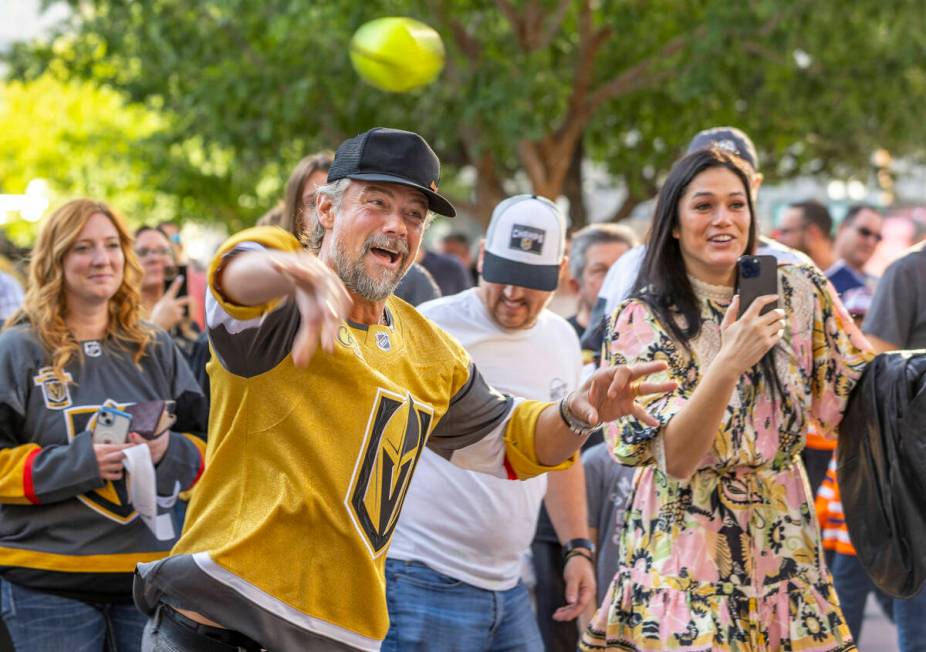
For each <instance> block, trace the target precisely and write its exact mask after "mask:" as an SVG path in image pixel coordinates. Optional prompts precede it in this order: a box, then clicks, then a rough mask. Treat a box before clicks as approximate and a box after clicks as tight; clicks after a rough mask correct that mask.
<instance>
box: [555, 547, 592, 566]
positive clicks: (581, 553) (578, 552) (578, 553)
mask: <svg viewBox="0 0 926 652" xmlns="http://www.w3.org/2000/svg"><path fill="white" fill-rule="evenodd" d="M573 557H582V558H584V559H587V560H588V561H589V562H590V563H591V564H592V566H594V565H595V556H594V555H593V554H592V553H591V552H589V551H588V550H585V549H584V548H576V549H575V550H572V551H571V552H569V553H567V554H566V557H565V558H564V559H563V565H564V566H565V565H566V564H568V563H569V560H570V559H572V558H573Z"/></svg>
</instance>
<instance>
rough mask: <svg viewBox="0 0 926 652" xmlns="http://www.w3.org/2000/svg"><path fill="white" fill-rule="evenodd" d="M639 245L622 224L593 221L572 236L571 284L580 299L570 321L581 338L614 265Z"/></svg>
mask: <svg viewBox="0 0 926 652" xmlns="http://www.w3.org/2000/svg"><path fill="white" fill-rule="evenodd" d="M637 244H639V241H638V240H637V236H636V234H635V233H634V232H633V230H631V229H630V228H629V227H626V226H624V225H622V224H592V225H590V226H587V227H585V228H584V229H581V230H579V231H577V232H576V233H574V234H573V235H572V246H571V248H570V255H569V272H570V274H571V279H570V284H571V285H572V289H573V291H574V292H575V293H576V294H577V295H578V297H579V300H578V304H577V306H576V314H574V315H573V316H571V317H569V319H567V321H568V322H569V323H570V324H571V325H572V327H573V328H574V329H575V331H576V333H577V334H578V335H579V337H581V336H582V334H583V333H584V332H585V329H586V328H588V324H589V318H590V317H591V313H592V308H593V307H594V305H595V301H596V300H597V298H598V292H599V291H600V290H601V285H602V283H604V277H605V276H606V275H607V273H608V270H609V269H611V265H613V264H614V263H615V262H617V259H618V258H620V257H621V256H623V255H624V254H625V253H627V252H628V251H630V250H631V249H633V248H634V247H636V246H637Z"/></svg>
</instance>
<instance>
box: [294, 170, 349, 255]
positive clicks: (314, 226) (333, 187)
mask: <svg viewBox="0 0 926 652" xmlns="http://www.w3.org/2000/svg"><path fill="white" fill-rule="evenodd" d="M350 182H351V180H350V179H338V180H337V181H333V182H331V183H326V184H325V185H323V186H319V187H318V188H317V189H316V190H315V194H316V195H324V196H325V197H327V198H328V199H329V200H330V201H331V206H332V208H333V209H334V212H335V213H337V212H338V211H339V210H341V201H342V200H343V199H344V193H345V192H347V189H348V188H349V187H350ZM316 205H317V204H316ZM305 217H306V218H308V219H307V220H305V225H304V228H303V229H302V235H301V239H302V244H303V245H304V246H305V248H306V249H308V250H309V251H311V252H312V253H313V254H316V255H318V252H319V251H320V250H321V248H322V240H324V239H325V227H323V226H322V225H321V223H320V222H319V221H318V209H317V208H316V207H315V206H306V207H305Z"/></svg>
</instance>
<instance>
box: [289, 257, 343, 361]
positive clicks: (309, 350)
mask: <svg viewBox="0 0 926 652" xmlns="http://www.w3.org/2000/svg"><path fill="white" fill-rule="evenodd" d="M273 266H274V268H275V269H276V270H277V271H278V272H280V274H282V275H283V276H285V277H286V278H287V279H289V281H290V282H291V283H292V284H293V300H294V301H295V302H296V307H297V308H298V310H299V314H300V316H301V317H302V325H301V326H300V327H299V332H298V333H296V339H295V340H294V342H293V364H295V365H296V366H297V367H307V366H308V365H309V361H311V359H312V356H313V355H314V354H315V350H316V349H317V348H318V345H319V343H321V345H322V348H323V349H324V350H325V351H329V352H330V351H333V350H334V346H335V342H336V341H337V337H338V329H339V328H340V327H341V324H342V322H343V321H344V319H345V318H346V317H347V315H348V312H349V311H350V307H351V299H350V295H349V294H348V293H347V290H346V289H344V284H343V283H342V282H341V279H340V278H338V276H337V274H335V273H334V271H333V270H332V269H331V268H329V267H328V266H327V265H325V264H324V263H323V262H321V261H320V260H319V259H318V258H317V257H316V256H313V255H311V254H308V253H304V254H301V255H299V256H295V257H290V258H277V259H274V261H273Z"/></svg>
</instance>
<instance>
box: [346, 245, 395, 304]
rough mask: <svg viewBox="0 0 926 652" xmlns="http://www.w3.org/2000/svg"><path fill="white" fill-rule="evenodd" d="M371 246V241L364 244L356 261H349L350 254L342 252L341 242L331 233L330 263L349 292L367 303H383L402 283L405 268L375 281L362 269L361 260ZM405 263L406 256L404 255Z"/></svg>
mask: <svg viewBox="0 0 926 652" xmlns="http://www.w3.org/2000/svg"><path fill="white" fill-rule="evenodd" d="M372 246H373V244H372V239H371V240H368V241H367V242H365V243H364V248H363V251H362V252H361V254H360V257H359V258H358V259H351V257H350V254H349V253H348V252H347V251H345V250H344V247H343V246H342V244H341V241H340V240H339V239H338V237H337V236H336V235H335V234H334V233H332V242H331V252H332V258H331V262H332V264H333V265H334V271H335V272H336V273H337V275H338V276H339V277H340V279H341V282H342V283H344V287H346V288H347V289H348V290H349V291H350V292H353V293H354V294H356V295H357V296H359V297H363V298H364V299H366V300H367V301H384V300H385V299H387V298H388V297H389V295H390V294H392V293H393V292H394V291H395V289H396V288H397V287H398V286H399V283H401V282H402V277H403V276H405V272H406V269H407V268H406V267H405V266H403V267H401V268H399V269H398V270H397V271H396V273H395V274H394V275H393V276H392V277H386V278H383V279H375V278H372V277H371V276H369V275H368V274H367V273H366V272H365V271H364V269H363V265H362V262H361V261H362V259H363V257H364V256H366V254H367V253H368V252H369V250H370V248H371V247H372ZM405 257H406V261H407V259H408V254H407V253H406V254H405Z"/></svg>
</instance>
